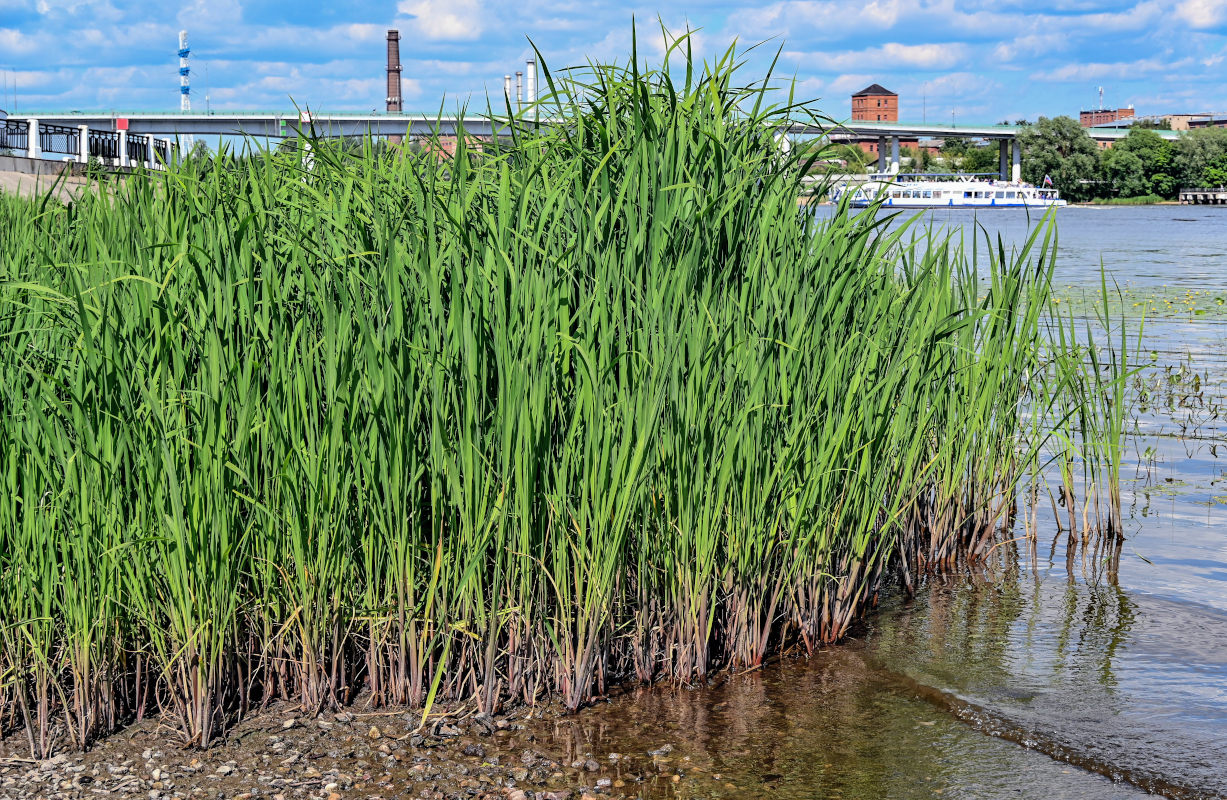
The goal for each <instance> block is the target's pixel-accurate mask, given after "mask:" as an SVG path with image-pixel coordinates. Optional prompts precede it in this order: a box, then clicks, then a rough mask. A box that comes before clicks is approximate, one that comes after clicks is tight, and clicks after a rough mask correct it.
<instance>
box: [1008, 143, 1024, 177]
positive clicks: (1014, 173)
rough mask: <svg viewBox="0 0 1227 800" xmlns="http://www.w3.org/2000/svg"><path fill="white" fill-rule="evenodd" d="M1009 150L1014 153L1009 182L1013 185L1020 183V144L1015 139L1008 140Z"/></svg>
mask: <svg viewBox="0 0 1227 800" xmlns="http://www.w3.org/2000/svg"><path fill="white" fill-rule="evenodd" d="M1010 144H1011V147H1010V149H1011V150H1013V151H1014V156H1013V161H1012V166H1011V167H1010V180H1012V181H1014V182H1015V183H1021V182H1022V142H1020V141H1018V140H1017V139H1011V140H1010Z"/></svg>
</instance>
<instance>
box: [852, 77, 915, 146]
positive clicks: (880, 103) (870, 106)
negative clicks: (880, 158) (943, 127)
mask: <svg viewBox="0 0 1227 800" xmlns="http://www.w3.org/2000/svg"><path fill="white" fill-rule="evenodd" d="M852 121H853V122H858V121H859V122H898V121H899V95H897V94H895V93H894V92H892V91H891V90H890V89H887V88H886V87H885V86H882V85H881V84H880V83H871V84H869V85H868V86H866V87H865V88H864V89H861V90H860V91H859V92H857V93H855V94H854V95H852ZM857 144H858V145H860V148H861V149H862V150H864V151H865V152H866V153H872V154H873V155H875V156H876V155H877V154H878V140H877V139H864V140H861V141H859V142H857ZM899 146H900V147H908V146H910V147H915V146H916V142H900V143H899Z"/></svg>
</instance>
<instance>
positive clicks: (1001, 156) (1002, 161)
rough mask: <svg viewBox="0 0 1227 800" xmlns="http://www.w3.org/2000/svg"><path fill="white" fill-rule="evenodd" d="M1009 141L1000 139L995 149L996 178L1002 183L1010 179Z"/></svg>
mask: <svg viewBox="0 0 1227 800" xmlns="http://www.w3.org/2000/svg"><path fill="white" fill-rule="evenodd" d="M1009 163H1010V140H1009V139H1002V140H1001V141H1000V142H998V147H997V177H998V178H1000V179H1001V180H1003V181H1008V180H1009V179H1010V171H1009Z"/></svg>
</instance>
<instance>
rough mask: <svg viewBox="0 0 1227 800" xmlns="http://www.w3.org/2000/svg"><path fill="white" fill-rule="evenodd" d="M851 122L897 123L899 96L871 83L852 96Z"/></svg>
mask: <svg viewBox="0 0 1227 800" xmlns="http://www.w3.org/2000/svg"><path fill="white" fill-rule="evenodd" d="M852 119H853V121H857V120H860V121H868V122H898V121H899V95H897V94H895V93H894V92H892V91H891V90H890V89H887V88H884V87H883V86H881V85H880V84H877V83H872V84H870V85H868V86H866V87H865V88H864V89H861V90H860V91H859V92H857V93H856V94H854V95H852Z"/></svg>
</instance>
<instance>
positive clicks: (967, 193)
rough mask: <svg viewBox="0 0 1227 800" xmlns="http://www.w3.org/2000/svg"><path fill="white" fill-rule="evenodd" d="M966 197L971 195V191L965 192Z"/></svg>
mask: <svg viewBox="0 0 1227 800" xmlns="http://www.w3.org/2000/svg"><path fill="white" fill-rule="evenodd" d="M963 196H964V197H971V192H963Z"/></svg>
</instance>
